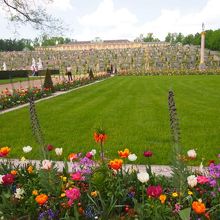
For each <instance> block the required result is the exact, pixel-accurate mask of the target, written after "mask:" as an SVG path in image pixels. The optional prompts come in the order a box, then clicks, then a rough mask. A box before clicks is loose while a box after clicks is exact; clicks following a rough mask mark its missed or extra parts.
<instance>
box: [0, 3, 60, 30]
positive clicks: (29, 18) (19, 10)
mask: <svg viewBox="0 0 220 220" xmlns="http://www.w3.org/2000/svg"><path fill="white" fill-rule="evenodd" d="M52 2H53V0H41V1H35V0H0V7H1V8H2V10H4V11H5V12H6V15H7V17H8V19H9V20H10V21H12V22H14V23H15V24H16V25H19V24H21V25H24V24H27V23H28V24H30V25H31V26H32V27H33V28H34V29H37V30H41V31H43V32H48V33H59V32H61V30H63V24H62V22H61V20H60V19H57V18H54V17H53V16H51V15H50V14H48V13H47V11H46V8H45V6H46V5H47V4H50V3H52Z"/></svg>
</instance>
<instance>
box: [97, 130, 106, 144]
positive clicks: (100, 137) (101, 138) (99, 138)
mask: <svg viewBox="0 0 220 220" xmlns="http://www.w3.org/2000/svg"><path fill="white" fill-rule="evenodd" d="M106 138H107V135H106V134H99V133H96V132H95V133H94V139H95V141H96V142H97V143H99V142H104V141H105V140H106Z"/></svg>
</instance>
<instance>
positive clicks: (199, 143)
mask: <svg viewBox="0 0 220 220" xmlns="http://www.w3.org/2000/svg"><path fill="white" fill-rule="evenodd" d="M219 85H220V76H214V75H213V76H212V75H209V76H205V75H203V76H170V77H169V76H152V77H151V76H143V77H141V76H140V77H135V76H131V77H114V78H110V79H108V80H106V81H104V82H101V83H99V84H96V85H92V86H89V87H86V88H82V89H79V90H77V91H73V92H71V93H68V94H65V95H62V96H59V97H56V98H53V99H50V100H47V101H43V102H40V103H38V104H37V105H36V106H37V111H38V115H39V119H40V123H41V126H42V130H43V132H44V133H45V139H46V141H47V143H50V144H52V145H54V146H56V147H63V148H64V156H66V155H68V153H70V152H80V151H82V152H86V151H88V150H91V149H93V148H96V149H99V146H98V145H97V144H96V143H95V142H94V140H93V132H94V129H95V128H96V127H98V126H99V125H102V126H103V127H104V128H105V129H106V131H107V134H108V139H107V141H106V144H105V150H106V153H107V156H108V157H115V156H117V151H118V150H122V149H124V148H125V147H127V148H129V149H130V150H131V151H132V152H134V153H136V154H137V155H138V162H139V163H145V162H146V158H144V157H143V156H142V155H143V151H144V150H152V151H153V153H154V155H153V157H152V158H151V161H152V163H154V164H168V163H169V158H170V154H171V149H172V148H171V145H172V144H171V141H170V128H169V116H168V115H169V113H168V106H167V95H168V90H169V89H173V91H174V93H175V101H176V105H177V112H178V116H179V118H180V126H181V137H182V146H183V148H184V152H186V151H187V150H189V149H192V148H194V149H197V152H198V158H197V161H196V164H197V163H200V160H201V159H202V158H203V157H204V158H205V160H206V161H208V160H211V159H215V157H216V155H217V154H218V153H220V89H219V88H220V86H219ZM0 125H1V127H0V145H2V146H4V145H9V146H11V147H12V152H11V154H10V155H11V157H20V156H21V155H22V150H21V149H22V147H23V146H26V145H31V146H33V147H34V150H33V153H32V155H30V156H28V157H29V158H38V156H37V155H38V154H37V152H38V150H37V149H38V148H37V145H36V143H35V142H34V139H33V137H32V133H31V129H30V122H29V113H28V108H23V109H20V110H17V111H13V112H10V113H7V114H4V115H0Z"/></svg>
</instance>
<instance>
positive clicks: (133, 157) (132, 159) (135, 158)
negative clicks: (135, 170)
mask: <svg viewBox="0 0 220 220" xmlns="http://www.w3.org/2000/svg"><path fill="white" fill-rule="evenodd" d="M128 160H130V161H135V160H137V156H136V154H129V156H128Z"/></svg>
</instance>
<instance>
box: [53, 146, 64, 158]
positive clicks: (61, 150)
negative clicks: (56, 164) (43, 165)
mask: <svg viewBox="0 0 220 220" xmlns="http://www.w3.org/2000/svg"><path fill="white" fill-rule="evenodd" d="M55 153H56V155H57V156H61V155H62V154H63V148H62V147H61V148H55Z"/></svg>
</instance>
